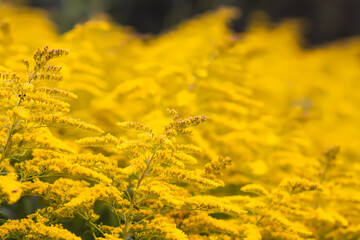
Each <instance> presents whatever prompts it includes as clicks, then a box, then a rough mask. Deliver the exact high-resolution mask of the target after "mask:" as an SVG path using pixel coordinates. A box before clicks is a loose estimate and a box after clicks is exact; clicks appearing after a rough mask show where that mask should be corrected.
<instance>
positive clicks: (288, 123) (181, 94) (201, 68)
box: [0, 4, 360, 240]
mask: <svg viewBox="0 0 360 240" xmlns="http://www.w3.org/2000/svg"><path fill="white" fill-rule="evenodd" d="M0 12H1V15H0V83H1V84H0V85H1V90H0V99H1V103H0V112H1V118H0V124H1V125H0V143H1V144H0V147H1V161H0V204H1V205H0V206H1V207H0V224H1V225H0V239H64V240H65V239H127V240H130V239H139V240H140V239H151V240H155V239H172V240H175V239H176V240H180V239H193V240H197V239H200V240H202V239H203V240H210V239H211V240H214V239H219V240H220V239H229V240H230V239H248V240H260V239H284V240H287V239H317V240H338V239H350V240H356V239H359V238H360V214H359V213H360V204H359V203H360V177H359V176H360V162H359V157H360V150H359V145H360V140H359V139H360V128H359V126H358V122H359V121H360V117H359V116H360V110H359V108H358V106H357V103H358V102H360V97H359V96H360V95H359V94H358V92H359V91H360V85H359V81H358V80H359V78H360V68H359V64H360V59H359V53H360V41H359V38H357V37H353V38H351V39H346V40H343V41H339V42H334V43H329V44H328V45H324V46H319V47H316V48H312V49H303V48H302V39H301V37H300V36H301V35H300V30H301V27H300V26H301V24H299V22H298V21H294V20H288V21H285V22H283V23H280V24H278V25H274V24H271V23H269V22H267V21H266V20H264V19H265V18H264V16H263V15H261V14H260V15H259V14H258V15H255V17H254V20H253V22H252V24H251V26H250V27H249V28H248V30H247V31H246V32H245V33H241V34H239V33H234V32H232V31H231V30H230V29H229V28H228V26H227V21H229V20H230V19H232V18H234V17H236V16H238V15H239V13H238V12H237V11H235V10H234V9H226V8H223V9H219V10H217V11H215V12H211V13H206V14H204V15H203V16H199V17H196V18H195V19H193V20H190V21H188V22H186V23H183V24H181V25H180V26H178V27H177V28H176V29H174V30H171V31H169V32H167V33H164V34H162V35H160V36H141V35H139V34H137V33H135V32H134V31H132V30H131V29H128V28H125V27H122V26H118V25H117V24H116V23H114V22H112V21H111V20H109V19H108V18H107V17H106V16H97V17H96V18H94V19H92V20H90V21H88V22H86V23H83V24H79V25H77V26H75V27H74V29H73V30H71V31H69V32H67V33H65V34H63V35H59V34H57V33H56V29H55V28H54V25H53V24H52V23H51V22H50V21H49V20H48V19H47V17H46V13H44V12H42V11H39V10H36V9H31V8H25V7H24V8H23V7H13V6H10V5H5V4H1V5H0ZM35 25H36V27H35ZM47 46H50V47H47ZM53 48H54V49H53ZM65 49H66V50H65ZM65 55H67V56H65ZM173 109H175V110H173ZM203 115H204V116H203ZM188 116H190V117H188ZM193 116H195V117H193ZM78 118H79V119H82V120H84V121H82V120H78ZM223 156H229V157H223ZM28 198H31V199H33V201H27V199H28ZM35 200H36V204H35V202H34V201H35ZM25 204H28V205H29V204H30V205H31V204H32V205H31V207H29V206H27V207H28V208H29V209H31V211H30V212H27V213H22V214H19V213H16V211H14V208H18V209H22V208H21V206H24V205H25ZM19 206H20V207H19Z"/></svg>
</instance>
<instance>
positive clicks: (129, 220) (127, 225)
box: [124, 147, 159, 239]
mask: <svg viewBox="0 0 360 240" xmlns="http://www.w3.org/2000/svg"><path fill="white" fill-rule="evenodd" d="M158 148H159V147H157V148H156V149H155V150H154V152H153V154H152V155H151V157H149V158H148V160H147V162H146V168H145V170H144V171H143V172H142V173H141V175H140V177H139V180H138V183H137V185H136V188H135V191H134V192H133V194H132V197H131V198H130V207H129V210H128V212H127V214H126V215H125V227H124V239H127V237H128V235H129V231H130V229H131V224H132V220H133V210H134V205H135V204H134V202H135V196H136V190H137V189H138V188H139V187H140V185H141V182H142V181H143V180H144V178H145V176H146V174H147V173H148V172H149V169H150V164H151V161H152V160H153V159H154V156H155V153H156V151H157V149H158Z"/></svg>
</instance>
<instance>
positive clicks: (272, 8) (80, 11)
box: [26, 0, 360, 46]
mask: <svg viewBox="0 0 360 240" xmlns="http://www.w3.org/2000/svg"><path fill="white" fill-rule="evenodd" d="M26 2H27V4H29V5H32V6H36V7H42V8H46V9H48V10H50V11H51V12H52V16H53V18H54V21H55V22H56V23H57V24H59V29H60V31H62V32H64V31H67V30H69V29H71V28H72V27H73V25H74V24H76V23H77V22H82V21H85V20H86V19H88V18H90V17H91V16H92V15H93V14H96V13H98V12H101V11H105V12H108V13H109V14H110V15H111V16H112V17H113V19H115V20H116V21H118V22H119V23H121V24H123V25H130V26H133V27H134V28H135V29H137V31H139V32H142V33H154V34H158V33H161V32H162V31H166V30H167V29H169V28H171V26H173V25H175V24H178V23H180V22H181V21H183V20H184V19H188V18H191V17H192V16H194V15H196V14H199V13H202V12H205V11H208V10H211V9H216V8H217V7H219V6H222V5H227V6H236V7H238V8H240V9H241V11H242V16H241V18H239V19H237V20H235V21H234V22H233V23H231V26H232V27H233V29H235V30H236V31H244V30H245V29H246V27H247V24H248V19H249V16H250V14H251V13H252V12H253V11H254V10H263V11H265V12H266V13H267V14H268V15H269V16H270V19H271V20H272V21H273V22H279V21H281V20H282V19H284V18H289V17H302V18H304V19H305V20H306V21H305V22H306V23H307V24H306V25H307V28H306V31H305V32H304V35H305V38H306V39H307V43H308V45H309V46H311V45H317V44H322V43H326V42H328V41H332V40H336V39H339V38H344V37H348V36H353V35H360V0H28V1H26Z"/></svg>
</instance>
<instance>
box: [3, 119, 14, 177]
mask: <svg viewBox="0 0 360 240" xmlns="http://www.w3.org/2000/svg"><path fill="white" fill-rule="evenodd" d="M15 123H16V119H14V122H13V124H12V125H11V127H10V129H9V131H8V133H7V135H6V140H5V145H4V149H3V152H2V154H1V160H0V164H1V163H2V162H3V160H4V159H5V158H6V157H7V154H8V152H9V151H10V150H11V139H12V137H13V132H14V128H15ZM5 166H6V164H4V166H2V167H1V169H0V172H2V171H3V170H4V168H5Z"/></svg>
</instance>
